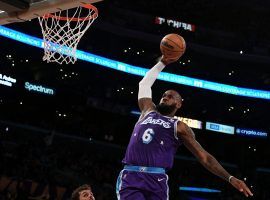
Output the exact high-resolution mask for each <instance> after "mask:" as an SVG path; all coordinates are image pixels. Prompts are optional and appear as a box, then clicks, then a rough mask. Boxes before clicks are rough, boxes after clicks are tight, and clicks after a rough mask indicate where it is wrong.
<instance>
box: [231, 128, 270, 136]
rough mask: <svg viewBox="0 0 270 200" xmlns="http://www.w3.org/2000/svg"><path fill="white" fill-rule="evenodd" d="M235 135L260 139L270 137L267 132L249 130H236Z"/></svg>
mask: <svg viewBox="0 0 270 200" xmlns="http://www.w3.org/2000/svg"><path fill="white" fill-rule="evenodd" d="M235 133H236V134H237V135H241V136H247V137H258V138H267V136H268V133H267V132H265V131H260V130H254V129H247V128H236V130H235Z"/></svg>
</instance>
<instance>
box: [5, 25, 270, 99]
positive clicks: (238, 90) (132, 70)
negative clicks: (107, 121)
mask: <svg viewBox="0 0 270 200" xmlns="http://www.w3.org/2000/svg"><path fill="white" fill-rule="evenodd" d="M0 35H2V36H4V37H7V38H10V39H13V40H17V41H19V42H23V43H25V44H29V45H32V46H35V47H39V48H43V41H42V40H41V39H39V38H36V37H33V36H30V35H27V34H24V33H21V32H18V31H14V30H12V29H9V28H6V27H4V26H0ZM76 56H77V58H78V59H81V60H84V61H87V62H91V63H95V64H98V65H101V66H104V67H108V68H111V69H115V70H118V71H123V72H126V73H129V74H134V75H138V76H144V75H145V73H146V72H147V71H148V69H145V68H141V67H136V66H133V65H129V64H125V63H122V62H118V61H115V60H111V59H108V58H105V57H101V56H96V55H94V54H91V53H87V52H84V51H80V50H77V52H76ZM158 79H159V80H163V81H167V82H172V83H178V84H182V85H188V86H192V87H197V88H202V89H207V90H212V91H217V92H222V93H227V94H233V95H238V96H244V97H252V98H259V99H267V100H270V91H266V90H255V89H249V88H242V87H237V86H232V85H226V84H221V83H215V82H210V81H205V80H200V79H195V78H189V77H186V76H180V75H176V74H171V73H166V72H161V73H160V75H159V77H158Z"/></svg>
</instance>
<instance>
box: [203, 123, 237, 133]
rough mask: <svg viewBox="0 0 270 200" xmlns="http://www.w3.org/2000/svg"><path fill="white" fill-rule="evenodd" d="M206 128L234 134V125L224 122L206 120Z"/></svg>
mask: <svg viewBox="0 0 270 200" xmlns="http://www.w3.org/2000/svg"><path fill="white" fill-rule="evenodd" d="M206 130H210V131H215V132H221V133H227V134H231V135H233V134H234V127H233V126H228V125H224V124H217V123H213V122H206Z"/></svg>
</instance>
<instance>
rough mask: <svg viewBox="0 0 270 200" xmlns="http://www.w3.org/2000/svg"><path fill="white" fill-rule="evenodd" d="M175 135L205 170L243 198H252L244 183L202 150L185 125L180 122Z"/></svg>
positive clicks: (190, 130)
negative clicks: (229, 185)
mask: <svg viewBox="0 0 270 200" xmlns="http://www.w3.org/2000/svg"><path fill="white" fill-rule="evenodd" d="M177 134H178V136H179V137H180V138H181V139H182V140H183V143H184V145H185V146H186V147H187V148H188V149H189V150H190V151H191V152H192V154H193V155H194V156H195V157H196V158H197V159H198V160H199V162H200V163H201V164H202V165H203V166H204V167H205V168H206V169H208V170H209V171H210V172H212V173H213V174H215V175H217V176H219V177H221V178H222V179H224V180H225V181H228V182H229V183H230V184H231V185H232V186H233V187H235V188H236V189H237V190H239V191H240V192H242V193H243V194H244V195H245V196H247V197H248V196H253V194H252V192H251V191H250V189H249V188H248V187H247V185H246V184H245V183H244V181H242V180H239V179H237V178H235V177H234V176H231V175H230V174H229V173H228V172H227V171H226V170H225V169H224V168H223V167H222V166H221V165H220V164H219V162H218V161H217V160H216V159H215V158H214V157H213V156H212V155H211V154H209V153H208V152H207V151H205V150H204V148H203V147H202V146H201V145H200V144H199V143H198V142H197V141H196V139H195V135H194V133H193V131H192V129H191V128H190V127H188V126H187V125H186V124H185V123H182V122H180V123H179V124H178V126H177Z"/></svg>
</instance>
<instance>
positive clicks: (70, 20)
mask: <svg viewBox="0 0 270 200" xmlns="http://www.w3.org/2000/svg"><path fill="white" fill-rule="evenodd" d="M82 15H83V16H84V17H81V16H82ZM97 17H98V10H97V8H96V7H95V6H93V5H91V4H81V6H79V7H77V8H75V9H68V10H64V11H59V12H56V13H53V14H46V15H44V16H42V17H39V18H38V19H39V24H40V26H41V29H42V34H43V45H44V56H43V60H44V61H47V62H48V63H49V62H57V63H59V64H62V63H66V64H69V63H72V64H74V63H75V62H76V60H77V57H76V50H77V46H78V43H79V41H80V39H81V37H82V36H83V35H84V33H85V32H86V31H87V29H88V28H89V27H90V26H91V24H92V23H93V22H94V20H95V19H96V18H97Z"/></svg>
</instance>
